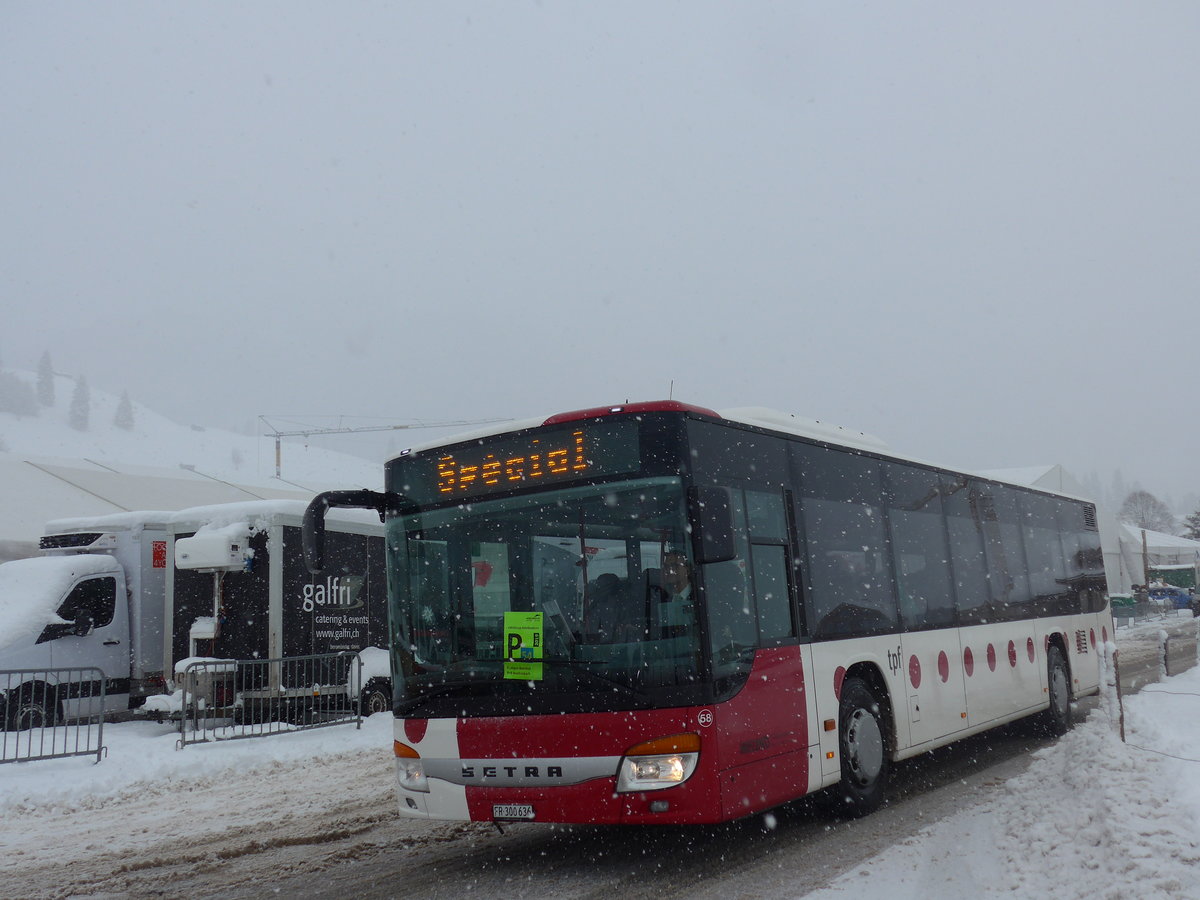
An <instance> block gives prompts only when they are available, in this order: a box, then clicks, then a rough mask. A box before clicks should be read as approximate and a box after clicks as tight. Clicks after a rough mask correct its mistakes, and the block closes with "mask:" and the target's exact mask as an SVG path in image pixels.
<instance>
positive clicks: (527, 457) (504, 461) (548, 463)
mask: <svg viewBox="0 0 1200 900" xmlns="http://www.w3.org/2000/svg"><path fill="white" fill-rule="evenodd" d="M584 444H585V441H584V436H583V429H582V428H580V429H577V430H576V431H572V432H571V434H570V436H569V441H568V444H567V446H554V445H553V444H551V443H549V442H546V443H543V441H542V440H541V439H540V438H533V439H532V440H531V441H530V442H529V451H528V452H527V453H522V454H520V455H517V456H510V455H509V454H507V453H505V454H503V455H501V456H497V455H496V454H495V453H487V454H485V455H484V456H483V457H482V459H481V458H480V457H479V456H478V455H473V456H471V457H469V458H468V459H461V460H460V458H459V457H457V456H455V455H454V454H452V453H447V454H445V455H443V456H439V457H438V461H437V475H438V493H439V494H456V493H460V492H464V491H469V490H470V489H471V486H472V485H474V484H475V483H476V482H481V483H482V486H483V487H485V488H488V487H497V486H499V485H501V484H506V485H508V486H509V487H516V486H517V485H519V484H520V483H521V482H523V481H526V480H529V481H533V480H535V479H538V478H545V477H546V476H550V477H552V478H553V477H554V476H560V477H561V476H566V475H583V474H586V473H587V470H588V469H589V468H591V463H590V462H589V461H588V457H587V453H586V452H585V451H584Z"/></svg>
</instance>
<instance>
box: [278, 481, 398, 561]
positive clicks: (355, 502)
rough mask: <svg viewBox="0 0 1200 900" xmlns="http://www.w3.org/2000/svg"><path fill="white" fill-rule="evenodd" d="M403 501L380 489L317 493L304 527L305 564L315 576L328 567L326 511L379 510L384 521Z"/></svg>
mask: <svg viewBox="0 0 1200 900" xmlns="http://www.w3.org/2000/svg"><path fill="white" fill-rule="evenodd" d="M402 501H403V498H401V497H400V496H399V495H397V494H381V493H379V492H378V491H324V492H323V493H320V494H317V496H315V497H313V498H312V501H311V502H310V503H309V504H308V508H307V509H305V510H304V521H303V523H302V524H301V529H300V546H301V548H302V550H303V552H304V565H305V567H306V568H307V569H308V571H309V572H311V573H312V574H313V575H319V574H321V572H322V571H324V569H325V513H327V512H328V511H329V510H330V509H332V508H342V509H373V510H375V511H376V512H377V513H379V521H380V522H382V521H383V520H384V518H385V517H386V515H387V513H388V511H389V510H396V509H399V508H400V505H401V503H402Z"/></svg>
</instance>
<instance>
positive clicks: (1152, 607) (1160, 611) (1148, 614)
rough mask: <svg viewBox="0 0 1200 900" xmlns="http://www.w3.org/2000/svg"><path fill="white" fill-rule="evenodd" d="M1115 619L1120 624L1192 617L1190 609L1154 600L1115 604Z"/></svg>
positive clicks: (1113, 611)
mask: <svg viewBox="0 0 1200 900" xmlns="http://www.w3.org/2000/svg"><path fill="white" fill-rule="evenodd" d="M1112 614H1113V621H1114V622H1115V623H1116V624H1117V625H1118V626H1125V625H1137V624H1139V623H1141V622H1149V621H1153V620H1173V619H1186V618H1191V616H1192V611H1191V610H1189V609H1175V608H1173V607H1170V606H1166V605H1163V604H1160V603H1156V602H1154V601H1152V600H1143V601H1140V602H1138V603H1125V604H1114V605H1113V607H1112Z"/></svg>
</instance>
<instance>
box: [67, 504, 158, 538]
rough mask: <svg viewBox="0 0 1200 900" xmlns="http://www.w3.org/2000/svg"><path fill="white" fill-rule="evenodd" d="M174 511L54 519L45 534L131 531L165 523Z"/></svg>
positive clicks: (139, 511)
mask: <svg viewBox="0 0 1200 900" xmlns="http://www.w3.org/2000/svg"><path fill="white" fill-rule="evenodd" d="M172 515H174V513H171V512H168V511H166V510H162V509H148V510H137V511H134V512H124V513H113V514H112V515H108V516H86V517H81V518H75V519H53V520H51V521H49V522H47V523H46V530H45V532H44V533H45V534H73V533H75V532H77V531H130V530H133V529H135V528H140V527H144V526H147V525H150V526H154V525H160V526H161V525H165V524H166V522H167V521H168V520H169V519H170V518H171V516H172Z"/></svg>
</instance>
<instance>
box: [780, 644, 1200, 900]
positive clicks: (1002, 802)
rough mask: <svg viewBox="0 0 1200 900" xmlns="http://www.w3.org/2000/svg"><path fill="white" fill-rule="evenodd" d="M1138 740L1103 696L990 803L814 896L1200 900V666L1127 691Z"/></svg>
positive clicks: (814, 899)
mask: <svg viewBox="0 0 1200 900" xmlns="http://www.w3.org/2000/svg"><path fill="white" fill-rule="evenodd" d="M1161 627H1162V626H1161V624H1159V623H1150V624H1146V625H1141V626H1137V627H1135V628H1133V629H1128V630H1127V629H1121V631H1120V633H1119V636H1118V642H1119V643H1120V644H1121V645H1122V646H1124V645H1126V644H1128V643H1133V642H1135V641H1142V642H1145V641H1153V640H1155V639H1156V637H1157V635H1158V632H1159V631H1160V630H1161ZM1125 736H1126V742H1125V743H1122V742H1121V738H1120V736H1119V733H1118V727H1117V724H1116V723H1115V722H1113V721H1112V720H1110V717H1109V715H1108V714H1107V712H1106V711H1105V704H1104V703H1102V704H1100V707H1099V708H1097V709H1095V710H1094V711H1093V712H1092V714H1091V716H1090V717H1089V718H1088V719H1087V720H1086V721H1085V722H1083V723H1082V724H1079V725H1077V726H1076V727H1075V729H1074V730H1073V731H1071V732H1069V733H1068V734H1067V735H1066V736H1064V737H1063V738H1062V739H1060V740H1059V741H1057V742H1055V743H1054V744H1053V745H1051V746H1049V747H1046V748H1045V749H1043V750H1040V751H1038V752H1037V753H1036V754H1035V760H1034V763H1033V764H1032V765H1031V766H1030V767H1029V769H1028V770H1027V771H1026V772H1025V773H1023V774H1022V775H1020V776H1018V777H1016V778H1013V779H1011V780H1010V781H1009V782H1008V783H1007V784H1006V785H1005V790H1003V791H998V792H995V794H994V795H992V799H990V800H989V801H987V802H985V803H983V804H982V805H979V806H974V807H970V808H967V809H964V810H963V811H962V812H960V813H958V814H956V815H953V816H951V817H949V818H946V819H943V820H942V821H940V822H938V823H937V824H936V825H933V826H931V827H929V828H927V829H925V830H922V831H920V832H918V833H916V834H914V835H913V836H911V837H909V838H906V839H904V840H902V841H900V842H899V843H897V844H896V845H895V846H893V847H891V848H890V849H888V850H887V851H885V852H884V853H881V854H880V855H878V856H876V857H875V858H874V859H871V860H870V861H869V862H867V863H866V864H864V865H861V866H856V867H855V868H854V869H853V870H852V871H850V872H848V873H846V874H845V875H843V876H842V877H841V878H840V879H838V880H837V881H836V882H835V883H834V884H832V885H831V886H829V887H828V888H825V889H823V890H818V891H814V892H812V893H809V894H806V895H804V900H846V898H850V897H881V898H882V897H887V898H889V900H910V898H911V900H952V898H954V900H959V898H963V897H1019V898H1040V897H1049V896H1053V897H1056V898H1080V900H1083V898H1088V900H1129V898H1138V900H1151V898H1164V900H1165V898H1171V900H1181V898H1192V900H1195V898H1200V667H1197V666H1195V665H1192V667H1191V668H1190V669H1188V670H1187V671H1185V672H1184V673H1183V674H1181V675H1177V676H1174V677H1170V678H1167V679H1166V680H1165V681H1162V682H1159V683H1156V684H1151V685H1147V686H1145V687H1143V688H1142V689H1141V691H1140V693H1138V694H1136V695H1134V696H1131V697H1126V698H1125Z"/></svg>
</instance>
